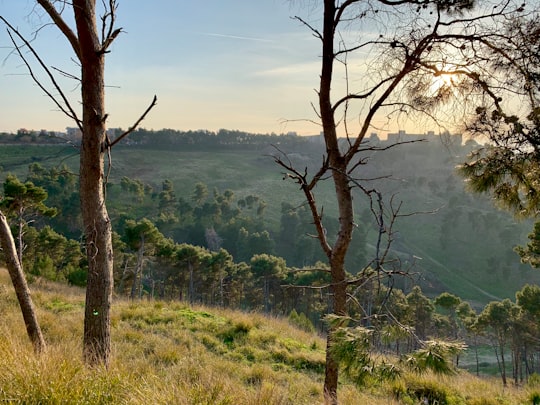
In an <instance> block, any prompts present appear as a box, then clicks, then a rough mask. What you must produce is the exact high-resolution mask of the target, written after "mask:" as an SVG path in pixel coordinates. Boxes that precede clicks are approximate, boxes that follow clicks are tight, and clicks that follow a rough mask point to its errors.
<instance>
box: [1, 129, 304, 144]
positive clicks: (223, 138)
mask: <svg viewBox="0 0 540 405" xmlns="http://www.w3.org/2000/svg"><path fill="white" fill-rule="evenodd" d="M108 132H109V137H110V140H111V141H114V140H115V139H116V138H117V137H119V136H121V135H122V133H123V130H122V129H111V130H109V131H108ZM66 140H69V141H71V142H75V143H78V142H79V141H80V137H78V136H77V131H74V133H73V134H68V135H66V134H64V133H57V132H53V131H46V130H41V131H34V130H26V129H20V130H18V131H17V133H15V134H13V133H6V132H2V133H0V144H1V143H5V144H13V143H16V144H17V143H18V144H30V145H31V144H58V143H63V142H65V141H66ZM119 144H120V145H125V146H127V145H129V146H151V147H152V148H163V147H174V148H176V147H180V146H181V147H184V148H186V147H187V148H190V147H197V148H200V147H219V148H227V147H231V146H234V147H243V148H247V149H253V148H256V147H260V146H267V145H282V146H283V145H287V146H297V145H308V144H309V141H307V139H306V138H304V137H301V136H297V135H296V134H294V133H289V134H275V133H272V134H253V133H249V132H244V131H239V130H228V129H220V130H219V131H217V132H213V131H208V130H202V129H201V130H195V131H192V130H189V131H179V130H175V129H160V130H149V129H144V128H138V129H137V130H135V131H134V132H132V133H130V135H129V137H126V138H124V139H122V140H121V141H120V142H119Z"/></svg>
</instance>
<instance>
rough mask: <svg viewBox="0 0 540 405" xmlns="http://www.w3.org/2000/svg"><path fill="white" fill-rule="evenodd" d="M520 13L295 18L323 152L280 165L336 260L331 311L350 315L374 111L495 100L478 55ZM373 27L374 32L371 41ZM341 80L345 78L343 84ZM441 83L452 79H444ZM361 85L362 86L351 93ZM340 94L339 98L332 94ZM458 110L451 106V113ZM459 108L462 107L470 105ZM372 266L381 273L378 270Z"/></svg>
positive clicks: (430, 4) (358, 8) (392, 12)
mask: <svg viewBox="0 0 540 405" xmlns="http://www.w3.org/2000/svg"><path fill="white" fill-rule="evenodd" d="M475 6H476V7H475ZM522 11H523V7H522V5H521V3H519V4H515V3H513V2H512V1H501V2H500V3H498V4H496V5H495V6H494V4H493V3H492V2H491V1H483V0H478V1H473V0H459V1H444V0H376V1H366V0H324V2H323V8H322V13H323V15H322V19H320V18H317V19H314V22H310V21H307V20H306V19H303V18H300V17H297V19H298V21H300V22H301V23H302V24H304V25H305V26H306V27H307V28H308V29H309V30H310V31H311V33H312V34H313V35H314V37H315V38H317V39H318V40H319V41H320V44H321V48H322V53H321V59H320V60H321V68H320V76H319V78H320V81H319V86H318V89H317V95H318V103H317V104H316V113H317V117H318V119H319V121H320V126H321V128H322V135H323V139H324V146H325V155H324V159H323V161H322V164H321V165H320V167H319V168H318V170H316V171H315V172H314V174H312V175H309V176H308V171H307V169H305V170H304V169H303V168H302V169H297V168H296V167H295V166H294V164H293V163H292V162H291V161H290V160H289V159H288V158H287V156H286V155H285V154H284V153H280V154H278V155H277V156H276V161H277V163H278V164H280V165H281V166H282V167H284V168H285V169H286V170H287V176H286V178H289V179H292V180H294V181H296V182H297V183H298V184H299V185H300V188H301V190H302V191H303V193H304V196H305V198H306V200H307V204H308V206H309V208H310V209H311V214H312V216H313V222H314V224H315V228H316V235H317V237H318V239H319V242H320V246H321V248H322V250H323V251H324V252H325V254H326V256H327V259H328V262H329V264H330V272H331V276H332V283H331V292H332V309H331V312H332V313H334V314H336V315H338V316H345V315H347V286H348V285H349V280H348V278H347V272H346V270H345V257H346V254H347V251H348V249H349V245H350V243H351V239H352V234H353V230H354V229H355V226H356V225H357V224H358V222H357V221H356V217H355V214H354V209H353V190H354V189H355V188H359V189H361V190H362V191H364V192H365V193H367V194H368V195H370V196H374V195H375V194H374V191H373V190H371V189H370V187H368V186H364V185H362V184H361V183H362V181H361V178H362V176H360V175H359V174H358V172H359V169H360V168H361V167H362V166H363V165H364V164H366V162H367V160H368V158H367V157H366V156H361V155H360V152H362V151H366V149H367V150H375V149H377V147H376V146H375V145H371V146H370V145H369V143H367V136H366V135H369V133H368V131H369V130H370V129H371V128H373V126H374V121H375V119H376V117H377V115H379V116H380V115H383V116H384V115H386V117H388V118H389V119H392V118H393V117H394V116H396V115H398V114H400V113H403V112H406V113H410V114H415V113H425V114H426V116H428V117H434V116H435V115H434V111H435V108H436V107H439V106H442V105H443V103H445V102H448V101H451V100H454V97H457V98H459V97H460V96H463V95H467V96H469V100H473V99H474V98H471V97H473V96H474V95H479V96H481V95H482V94H486V95H488V96H492V95H494V94H495V93H494V90H492V88H491V84H492V82H491V81H490V77H491V71H492V69H490V67H489V66H486V65H487V64H488V63H487V62H486V59H485V58H484V56H485V55H480V53H479V52H480V51H481V50H484V51H485V53H487V50H489V49H490V45H491V42H490V40H491V39H495V38H498V37H499V32H500V31H499V28H500V24H502V23H503V22H504V21H507V20H508V18H509V16H511V15H515V14H516V13H517V14H519V13H521V12H522ZM374 30H375V31H376V32H378V35H373V31H374ZM352 59H354V63H355V65H354V66H355V69H353V68H352V66H353V63H352ZM356 66H359V67H358V68H356ZM336 77H341V78H345V81H346V82H345V83H342V85H341V86H340V85H339V84H338V82H337V80H336ZM443 77H448V78H452V80H449V81H442V80H441V78H443ZM355 84H358V85H359V86H360V87H359V88H357V89H353V88H352V87H353V85H355ZM494 85H495V86H496V85H497V83H494ZM339 91H342V92H343V93H342V94H341V95H339V94H336V93H337V92H339ZM497 97H498V95H495V99H496V98H497ZM459 106H460V104H453V107H456V111H454V113H457V112H458V111H457V108H458V107H459ZM462 106H463V108H464V109H466V107H470V102H469V103H463V104H462ZM463 111H464V110H463ZM353 116H354V117H353ZM355 123H359V125H357V126H355ZM339 138H342V140H340V139H339ZM325 179H331V180H332V182H333V187H334V189H335V195H336V203H337V207H338V231H337V234H329V233H328V232H327V231H326V230H327V227H325V226H324V224H323V211H322V207H321V206H320V205H319V202H318V199H317V196H316V186H317V185H319V183H320V182H321V181H323V180H325ZM364 184H365V183H364ZM360 225H361V224H360ZM381 226H382V223H381ZM375 263H376V264H377V263H378V259H377V258H376V259H375ZM375 269H376V270H377V271H380V270H381V269H380V268H379V266H377V265H376V266H375ZM330 332H332V331H330ZM331 336H332V333H329V334H328V345H327V356H326V373H325V383H324V393H325V399H326V401H327V402H328V403H331V404H335V403H337V387H338V362H337V361H336V360H335V359H334V358H333V356H332V353H331V351H330V350H328V349H329V347H330V345H331V343H332V342H331Z"/></svg>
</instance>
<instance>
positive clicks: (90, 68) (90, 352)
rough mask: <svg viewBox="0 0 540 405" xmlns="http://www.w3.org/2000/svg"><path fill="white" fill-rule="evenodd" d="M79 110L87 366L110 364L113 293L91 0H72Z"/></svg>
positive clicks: (100, 53) (100, 71) (98, 49)
mask: <svg viewBox="0 0 540 405" xmlns="http://www.w3.org/2000/svg"><path fill="white" fill-rule="evenodd" d="M73 10H74V13H75V23H76V26H77V33H78V40H79V50H80V55H79V57H80V62H81V74H82V80H81V93H82V108H83V118H82V127H83V136H82V144H81V158H80V198H81V211H82V219H83V226H84V235H85V242H86V253H87V257H88V282H87V288H86V307H85V317H84V340H83V354H84V359H85V361H86V363H87V364H90V365H92V364H99V363H101V364H104V365H106V366H107V365H108V364H109V361H110V352H111V329H110V309H111V303H112V292H113V249H112V229H111V221H110V219H109V215H108V213H107V209H106V207H105V195H104V153H105V151H106V150H107V147H108V145H106V133H105V120H106V114H105V93H104V70H105V57H104V55H105V53H104V50H103V49H102V48H103V47H102V45H101V43H100V39H99V35H98V30H97V27H96V14H95V0H74V1H73Z"/></svg>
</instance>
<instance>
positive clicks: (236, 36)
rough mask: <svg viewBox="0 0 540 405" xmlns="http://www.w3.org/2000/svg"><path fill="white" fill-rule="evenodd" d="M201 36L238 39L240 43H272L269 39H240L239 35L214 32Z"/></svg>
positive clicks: (203, 33)
mask: <svg viewBox="0 0 540 405" xmlns="http://www.w3.org/2000/svg"><path fill="white" fill-rule="evenodd" d="M201 34H202V35H208V36H210V37H220V38H230V39H240V40H242V41H258V42H273V41H272V40H270V39H264V38H253V37H242V36H239V35H228V34H218V33H214V32H201Z"/></svg>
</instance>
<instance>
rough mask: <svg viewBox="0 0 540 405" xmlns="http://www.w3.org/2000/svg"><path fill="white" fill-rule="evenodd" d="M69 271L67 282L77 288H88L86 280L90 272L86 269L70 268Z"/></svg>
mask: <svg viewBox="0 0 540 405" xmlns="http://www.w3.org/2000/svg"><path fill="white" fill-rule="evenodd" d="M66 270H67V281H68V283H69V284H71V285H75V286H77V287H86V279H87V277H88V272H87V270H86V269H80V268H73V267H70V266H68V268H67V269H66Z"/></svg>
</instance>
